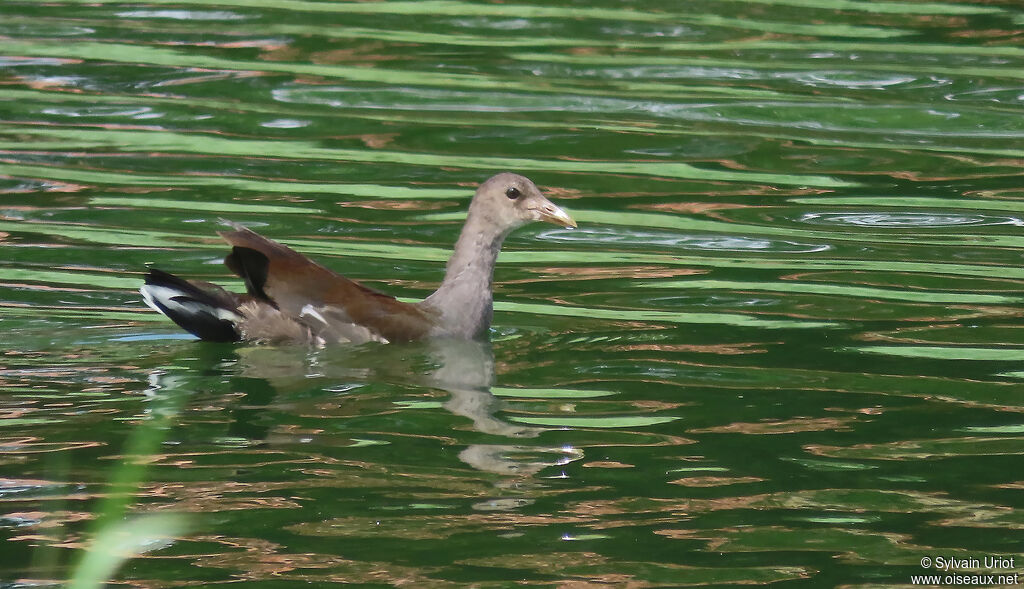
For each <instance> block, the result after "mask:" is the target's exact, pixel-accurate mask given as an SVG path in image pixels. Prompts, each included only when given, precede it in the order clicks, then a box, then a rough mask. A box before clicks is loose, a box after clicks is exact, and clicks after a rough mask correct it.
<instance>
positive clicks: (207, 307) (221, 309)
mask: <svg viewBox="0 0 1024 589" xmlns="http://www.w3.org/2000/svg"><path fill="white" fill-rule="evenodd" d="M139 292H141V293H142V298H143V300H145V301H146V304H147V305H149V306H150V307H151V308H152V309H153V310H155V311H158V312H160V313H162V314H164V315H166V316H167V317H168V318H169V319H170V320H171V321H174V322H175V323H177V324H178V325H179V326H180V327H181V328H182V329H184V330H185V331H188V332H189V333H191V334H193V335H195V336H196V337H198V338H199V339H202V340H207V341H213V342H234V341H238V340H239V339H240V337H241V336H240V333H239V330H238V327H237V326H238V323H239V322H240V321H241V320H242V316H241V315H239V314H238V311H237V309H238V301H237V300H235V299H234V297H232V296H230V294H229V293H227V292H226V291H223V290H221V289H219V288H218V287H215V286H213V285H209V286H208V287H207V288H202V287H200V286H198V285H196V284H193V283H191V282H189V281H187V280H184V279H181V278H178V277H177V276H175V275H173V274H168V273H167V272H164V271H163V270H157V269H155V268H150V270H149V272H148V273H147V274H146V283H145V284H143V285H142V287H141V288H140V289H139Z"/></svg>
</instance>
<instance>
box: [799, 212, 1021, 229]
mask: <svg viewBox="0 0 1024 589" xmlns="http://www.w3.org/2000/svg"><path fill="white" fill-rule="evenodd" d="M797 221H798V222H800V223H807V224H809V225H831V226H836V225H839V226H842V225H853V226H859V227H959V226H972V225H973V226H977V225H1016V226H1021V225H1024V220H1021V219H1020V218H1018V217H1011V216H996V215H977V214H965V213H903V212H900V213H886V212H876V213H806V214H804V215H802V216H801V217H799V218H798V219H797Z"/></svg>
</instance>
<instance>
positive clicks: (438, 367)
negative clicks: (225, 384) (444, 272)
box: [201, 338, 583, 476]
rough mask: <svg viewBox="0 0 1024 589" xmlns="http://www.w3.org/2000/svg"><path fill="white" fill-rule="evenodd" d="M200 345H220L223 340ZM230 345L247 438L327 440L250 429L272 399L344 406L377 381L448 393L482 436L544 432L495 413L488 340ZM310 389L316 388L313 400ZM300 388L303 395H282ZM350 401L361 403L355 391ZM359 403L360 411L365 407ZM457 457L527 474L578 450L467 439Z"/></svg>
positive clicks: (303, 409)
mask: <svg viewBox="0 0 1024 589" xmlns="http://www.w3.org/2000/svg"><path fill="white" fill-rule="evenodd" d="M201 346H202V347H204V348H206V347H210V348H216V349H219V350H221V351H223V350H224V347H222V346H215V345H206V344H201ZM231 349H232V350H233V353H234V354H235V355H236V360H235V362H234V370H233V372H234V373H235V375H236V376H237V377H238V379H239V380H237V381H236V382H235V384H233V385H232V386H235V387H237V386H238V385H240V384H244V389H245V391H244V392H245V393H246V399H245V401H244V403H243V404H241V405H240V406H239V407H238V408H236V409H234V410H233V414H234V416H235V421H236V423H234V424H233V425H232V427H231V429H232V431H233V434H234V435H236V436H241V437H246V438H249V439H253V438H254V437H262V438H263V440H264V441H265V442H266V443H267V444H270V445H272V446H274V445H290V444H295V443H304V444H308V443H319V444H325V445H333V444H331V442H330V441H328V440H326V439H324V437H325V436H328V437H330V434H324V433H302V434H293V433H287V432H282V431H273V430H272V429H267V428H265V427H264V428H263V429H264V431H262V432H258V431H254V426H256V430H259V429H260V426H258V425H257V424H259V423H266V420H265V419H263V418H261V416H260V407H259V406H271V405H272V406H273V407H274V408H276V409H278V410H282V409H285V408H287V410H288V411H290V412H299V413H302V414H305V413H307V412H308V410H309V408H308V404H309V403H310V402H311V401H312V402H313V404H314V405H323V404H325V403H328V402H329V403H340V404H341V406H344V404H345V397H339V396H338V395H339V394H342V395H344V394H346V393H347V392H349V391H354V390H358V389H360V388H363V387H364V386H369V385H380V384H385V385H392V386H394V385H397V386H399V387H410V386H411V387H416V388H427V389H440V390H443V391H445V392H447V393H448V398H447V399H446V400H445V401H444V402H442V404H441V406H442V407H443V408H444V409H445V410H447V411H448V412H450V413H451V414H453V415H456V416H459V417H462V418H465V419H468V420H469V421H470V423H472V430H474V431H476V432H479V433H482V434H488V435H493V436H500V437H502V438H509V439H517V440H521V439H527V438H535V437H537V436H538V435H539V434H540V433H541V432H543V431H545V428H538V427H532V426H526V425H523V424H517V423H514V422H511V421H509V420H507V419H504V418H502V417H501V416H500V411H501V408H502V401H501V399H499V398H498V397H496V396H495V395H494V394H493V393H492V392H491V386H492V385H493V384H494V381H495V360H494V354H493V352H492V350H491V345H490V344H489V343H487V342H481V341H475V340H461V339H449V338H436V339H432V340H427V341H424V342H414V343H407V344H388V345H383V344H373V343H371V344H364V345H360V346H343V347H342V348H339V347H338V346H332V347H328V348H325V349H310V348H305V347H301V346H248V347H238V348H231ZM211 351H213V350H211ZM221 353H223V352H221ZM222 364H223V362H222ZM233 380H235V379H233ZM310 390H318V391H320V393H318V394H317V396H316V398H315V399H311V398H310V395H309V391H310ZM300 393H301V397H302V400H301V401H293V402H289V401H288V399H295V398H297V397H298V396H299V394H300ZM328 395H330V396H328ZM353 401H354V402H355V403H365V402H366V400H365V399H356V398H354V397H353ZM282 402H284V405H282ZM371 402H372V401H371ZM387 403H388V405H389V408H388V410H389V411H390V410H391V408H392V407H394V406H400V405H398V404H395V403H394V402H393V401H390V400H389V401H387ZM360 409H362V410H365V406H360ZM263 410H264V411H265V410H266V409H263ZM317 413H318V416H322V418H323V419H329V418H330V416H329V415H325V414H324V412H323V411H318V412H317ZM403 433H405V432H403ZM449 433H450V432H447V431H446V432H432V435H436V436H438V437H440V436H443V435H446V434H449ZM346 443H347V444H350V443H351V441H350V440H349V441H347V442H346ZM458 456H459V459H460V460H461V461H462V462H464V463H465V464H467V465H469V466H471V467H473V468H474V469H477V470H480V471H484V472H491V473H495V474H502V475H509V476H530V475H533V474H536V473H537V472H539V471H541V470H542V469H544V468H547V467H549V466H555V465H562V464H567V463H568V462H572V461H575V460H579V459H581V458H582V457H583V455H582V452H581V451H579V450H578V449H576V448H572V447H562V446H558V447H546V446H534V445H526V444H516V443H502V444H485V443H472V444H468V445H466V447H465V448H464V449H462V450H461V451H460V452H459V455H458Z"/></svg>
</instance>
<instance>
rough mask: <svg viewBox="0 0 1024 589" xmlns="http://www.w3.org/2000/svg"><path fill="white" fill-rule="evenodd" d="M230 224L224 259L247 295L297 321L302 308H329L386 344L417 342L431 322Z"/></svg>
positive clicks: (409, 308)
mask: <svg viewBox="0 0 1024 589" xmlns="http://www.w3.org/2000/svg"><path fill="white" fill-rule="evenodd" d="M232 226H233V227H234V231H222V232H220V236H221V237H223V238H224V240H225V241H227V242H228V243H229V244H231V245H232V246H234V250H233V251H232V253H231V254H230V255H229V256H228V257H227V258H226V259H225V260H224V261H225V263H226V264H227V265H228V267H229V268H230V269H231V270H232V271H233V272H235V273H236V274H238V275H239V276H241V277H242V278H244V279H245V280H246V286H247V287H248V289H249V294H250V295H251V296H253V297H256V298H263V299H264V300H267V301H269V302H271V303H272V304H274V305H276V306H277V307H278V308H279V309H280V310H281V311H282V312H284V313H286V314H288V315H290V316H292V317H296V318H297V317H299V316H300V315H301V313H302V310H303V308H304V307H305V306H306V305H312V306H313V307H314V308H316V307H334V308H337V309H340V310H341V311H342V312H343V314H344V315H346V316H348V318H349V319H350V320H351V321H352V323H355V324H358V325H362V326H364V327H367V328H369V329H371V330H373V331H376V332H377V333H379V334H380V335H381V336H382V337H384V338H386V339H387V340H388V341H409V340H416V339H421V338H424V337H426V336H427V335H428V334H429V331H430V328H431V327H432V326H433V318H432V317H430V316H429V315H428V314H427V313H426V312H424V311H423V310H422V309H421V308H419V307H417V306H415V305H411V304H408V303H403V302H401V301H399V300H397V299H395V298H394V297H392V296H390V295H387V294H384V293H382V292H379V291H376V290H373V289H372V288H368V287H366V286H363V285H362V284H359V283H358V282H356V281H354V280H350V279H348V278H345V277H344V276H342V275H340V274H338V273H336V272H333V271H331V270H328V269H327V268H324V267H323V266H321V265H319V264H317V263H316V262H314V261H312V260H310V259H309V258H307V257H306V256H303V255H302V254H300V253H298V252H296V251H295V250H293V249H291V248H289V247H286V246H284V245H281V244H280V243H277V242H275V241H272V240H270V239H267V238H265V237H263V236H262V235H259V234H258V233H256V232H254V231H252V230H250V229H247V228H245V227H242V226H241V225H235V224H232ZM250 252H257V253H258V254H259V255H255V256H254V255H253V254H252V253H250ZM262 258H266V260H265V262H264V261H263V260H262ZM261 264H262V266H263V267H262V268H261V267H260V266H261Z"/></svg>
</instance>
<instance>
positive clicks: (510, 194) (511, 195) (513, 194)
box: [505, 186, 522, 200]
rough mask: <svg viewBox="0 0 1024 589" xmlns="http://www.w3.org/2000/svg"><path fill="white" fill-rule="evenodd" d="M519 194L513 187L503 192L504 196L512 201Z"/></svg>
mask: <svg viewBox="0 0 1024 589" xmlns="http://www.w3.org/2000/svg"><path fill="white" fill-rule="evenodd" d="M520 194H522V193H521V192H519V189H518V188H516V187H515V186H509V187H508V189H507V190H505V196H507V197H509V198H511V199H512V200H515V199H517V198H519V195H520Z"/></svg>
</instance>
